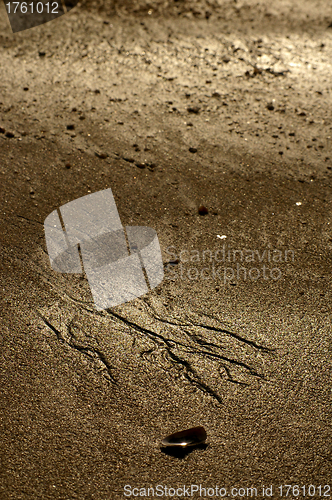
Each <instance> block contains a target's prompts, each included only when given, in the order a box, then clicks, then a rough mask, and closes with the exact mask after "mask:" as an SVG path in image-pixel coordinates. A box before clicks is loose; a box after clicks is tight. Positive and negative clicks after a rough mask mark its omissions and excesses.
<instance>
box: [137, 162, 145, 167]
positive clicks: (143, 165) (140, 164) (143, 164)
mask: <svg viewBox="0 0 332 500" xmlns="http://www.w3.org/2000/svg"><path fill="white" fill-rule="evenodd" d="M135 165H136V167H138V168H145V167H146V165H145V163H141V162H139V161H137V162H136V163H135Z"/></svg>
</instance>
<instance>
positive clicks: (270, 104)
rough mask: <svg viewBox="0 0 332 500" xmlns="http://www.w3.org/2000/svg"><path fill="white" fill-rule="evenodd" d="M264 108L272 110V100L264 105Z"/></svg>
mask: <svg viewBox="0 0 332 500" xmlns="http://www.w3.org/2000/svg"><path fill="white" fill-rule="evenodd" d="M266 108H267V109H268V110H269V111H273V110H274V105H273V103H272V102H269V103H268V104H267V105H266Z"/></svg>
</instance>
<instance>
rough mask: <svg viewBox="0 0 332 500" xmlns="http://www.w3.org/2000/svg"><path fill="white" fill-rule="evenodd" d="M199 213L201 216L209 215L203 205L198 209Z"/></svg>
mask: <svg viewBox="0 0 332 500" xmlns="http://www.w3.org/2000/svg"><path fill="white" fill-rule="evenodd" d="M198 213H199V215H207V214H208V213H209V211H208V209H207V208H206V207H205V206H204V205H201V206H200V207H198Z"/></svg>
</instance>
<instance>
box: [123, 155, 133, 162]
mask: <svg viewBox="0 0 332 500" xmlns="http://www.w3.org/2000/svg"><path fill="white" fill-rule="evenodd" d="M122 158H123V159H124V160H125V161H128V162H129V163H134V162H135V160H134V158H127V157H126V156H123V157H122Z"/></svg>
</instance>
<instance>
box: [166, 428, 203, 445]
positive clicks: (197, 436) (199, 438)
mask: <svg viewBox="0 0 332 500" xmlns="http://www.w3.org/2000/svg"><path fill="white" fill-rule="evenodd" d="M206 438H207V435H206V431H205V429H204V427H201V426H199V427H192V428H191V429H187V430H185V431H180V432H175V433H174V434H170V435H169V436H167V437H165V439H163V440H162V442H161V444H162V446H181V447H182V448H186V447H188V446H196V445H198V444H202V443H204V442H205V441H206Z"/></svg>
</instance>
